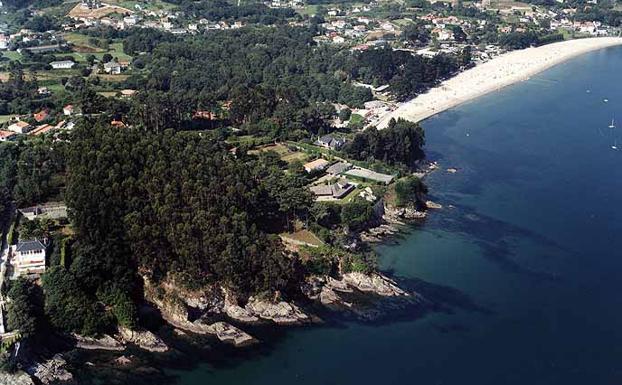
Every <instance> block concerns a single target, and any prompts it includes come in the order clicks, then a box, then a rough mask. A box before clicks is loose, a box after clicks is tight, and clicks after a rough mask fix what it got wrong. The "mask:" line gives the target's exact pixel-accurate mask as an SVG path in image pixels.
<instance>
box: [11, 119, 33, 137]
mask: <svg viewBox="0 0 622 385" xmlns="http://www.w3.org/2000/svg"><path fill="white" fill-rule="evenodd" d="M8 129H9V131H13V132H17V133H18V134H25V133H27V132H28V131H30V130H31V129H32V126H31V125H30V124H28V123H26V122H23V121H21V120H20V121H18V122H15V123H13V124H11V125H10V126H9V127H8Z"/></svg>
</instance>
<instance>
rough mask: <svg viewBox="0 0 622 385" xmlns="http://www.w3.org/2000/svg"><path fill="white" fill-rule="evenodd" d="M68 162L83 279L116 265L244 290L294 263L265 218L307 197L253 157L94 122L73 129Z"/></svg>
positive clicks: (271, 281) (266, 283)
mask: <svg viewBox="0 0 622 385" xmlns="http://www.w3.org/2000/svg"><path fill="white" fill-rule="evenodd" d="M69 163H70V170H71V172H70V175H69V184H68V192H67V199H68V203H69V205H70V207H71V208H72V217H73V222H74V224H75V226H76V231H77V235H78V239H79V241H80V242H82V243H83V244H88V245H90V246H91V247H89V250H88V252H87V250H82V251H78V252H77V253H78V254H80V253H85V252H87V254H88V258H86V257H78V259H77V260H76V261H75V262H74V265H76V268H79V270H81V271H84V274H82V275H83V276H84V278H85V279H88V280H92V279H93V278H92V277H93V276H95V277H101V276H102V275H103V276H108V275H109V274H110V272H109V271H110V269H115V268H119V269H120V266H126V269H127V270H130V271H134V273H135V272H136V271H137V270H133V269H134V266H136V268H137V269H139V270H140V271H143V272H147V273H148V274H151V275H152V276H153V277H154V278H156V279H158V278H160V277H163V276H165V275H166V274H176V275H182V276H184V277H186V278H188V280H187V282H188V283H189V284H197V285H201V284H207V283H210V282H221V283H223V284H225V285H228V286H230V287H232V288H234V289H236V290H238V291H239V292H241V293H252V292H257V291H263V290H275V289H281V288H283V287H284V286H285V285H286V284H287V281H288V279H289V274H290V272H291V269H292V267H291V261H290V260H289V259H288V258H287V257H286V256H285V255H284V253H283V250H282V249H281V244H280V241H279V240H278V239H277V238H275V237H273V236H271V235H269V234H267V233H266V229H267V225H266V224H265V222H264V220H265V217H266V216H267V217H270V216H271V217H276V218H279V217H280V218H283V220H280V222H285V217H286V216H290V215H295V214H297V213H299V212H300V210H303V211H304V207H305V206H307V205H310V203H311V202H310V200H309V199H308V198H306V197H307V195H305V194H302V193H297V192H296V191H297V189H298V191H301V190H302V187H299V186H300V185H297V184H296V183H295V182H292V181H288V180H283V181H280V180H279V179H278V178H276V177H274V176H271V172H266V171H265V169H266V168H265V164H261V162H258V161H257V159H255V158H253V157H247V156H241V157H240V158H235V157H234V156H233V155H231V154H230V153H229V152H228V151H227V149H226V148H225V146H224V145H223V144H222V143H221V142H219V141H214V140H213V138H211V137H209V136H207V135H205V136H202V135H197V134H192V133H175V132H173V131H165V132H163V133H153V132H144V131H139V130H135V129H126V130H118V129H114V128H110V127H107V125H95V126H94V127H92V128H91V129H88V128H80V129H78V130H77V131H76V132H75V136H74V139H73V143H72V149H71V153H70V157H69ZM278 172H279V174H280V175H282V171H280V170H278ZM290 182H291V183H290ZM283 184H286V185H287V186H283ZM280 186H283V188H281V187H280ZM298 196H300V198H296V197H298ZM111 242H114V243H116V245H117V246H116V247H115V248H111V247H110V245H111ZM98 247H106V248H108V250H107V252H105V253H104V252H99V251H98ZM116 254H118V259H117V258H115V255H116ZM129 256H133V258H132V259H131V263H129V264H128V262H127V260H128V257H129ZM123 261H126V262H123ZM102 264H103V265H102ZM73 268H74V266H72V269H73ZM89 272H91V273H94V274H89ZM134 273H129V274H134ZM116 274H121V271H118V272H117V273H116ZM116 274H115V275H116ZM103 282H105V279H104V280H102V282H101V283H102V284H103ZM91 286H92V287H93V289H94V290H98V287H99V286H100V283H98V282H93V284H92V285H91Z"/></svg>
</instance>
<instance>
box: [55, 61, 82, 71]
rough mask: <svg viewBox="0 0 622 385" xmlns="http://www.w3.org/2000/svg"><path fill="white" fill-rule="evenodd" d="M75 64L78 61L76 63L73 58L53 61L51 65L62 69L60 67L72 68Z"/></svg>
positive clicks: (56, 68)
mask: <svg viewBox="0 0 622 385" xmlns="http://www.w3.org/2000/svg"><path fill="white" fill-rule="evenodd" d="M75 64H76V63H74V62H73V61H71V60H60V61H53V62H51V63H50V66H52V68H53V69H55V70H60V69H71V68H73V66H74V65H75Z"/></svg>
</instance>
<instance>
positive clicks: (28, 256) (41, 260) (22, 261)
mask: <svg viewBox="0 0 622 385" xmlns="http://www.w3.org/2000/svg"><path fill="white" fill-rule="evenodd" d="M14 265H15V268H16V269H17V272H18V274H19V275H24V274H41V273H44V272H45V246H44V245H43V243H41V242H40V241H39V240H36V239H35V240H27V241H20V242H19V243H18V244H17V246H16V247H15V253H14Z"/></svg>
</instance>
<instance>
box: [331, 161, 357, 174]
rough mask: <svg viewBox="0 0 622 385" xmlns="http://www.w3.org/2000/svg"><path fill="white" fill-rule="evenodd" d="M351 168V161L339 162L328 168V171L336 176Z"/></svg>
mask: <svg viewBox="0 0 622 385" xmlns="http://www.w3.org/2000/svg"><path fill="white" fill-rule="evenodd" d="M351 168H352V165H351V164H350V163H346V162H337V163H335V164H333V165H332V166H330V167H329V168H327V169H326V172H327V173H328V174H330V175H335V176H336V175H340V174H343V173H344V172H346V171H348V170H349V169H351Z"/></svg>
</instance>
